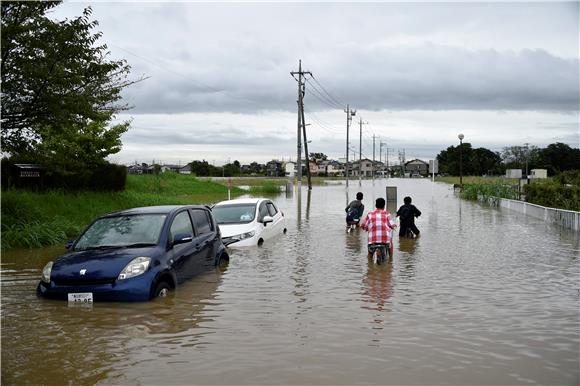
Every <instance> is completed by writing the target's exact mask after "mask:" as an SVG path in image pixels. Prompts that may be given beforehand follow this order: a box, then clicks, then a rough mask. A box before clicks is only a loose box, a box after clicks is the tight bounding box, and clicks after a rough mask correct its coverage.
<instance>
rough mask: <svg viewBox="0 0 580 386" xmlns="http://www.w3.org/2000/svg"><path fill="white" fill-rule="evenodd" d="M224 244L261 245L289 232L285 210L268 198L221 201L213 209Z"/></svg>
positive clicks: (240, 245) (237, 245) (238, 245)
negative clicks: (287, 230) (283, 211)
mask: <svg viewBox="0 0 580 386" xmlns="http://www.w3.org/2000/svg"><path fill="white" fill-rule="evenodd" d="M212 212H213V215H214V217H215V219H216V221H217V223H218V224H219V227H220V230H221V235H222V240H223V242H224V244H226V245H229V246H236V247H245V246H252V245H261V244H262V243H263V242H264V241H266V240H268V239H271V238H273V237H276V236H278V235H281V234H283V233H286V219H285V218H284V213H282V211H280V210H279V209H278V207H277V206H276V204H274V203H273V202H272V201H270V200H268V199H265V198H244V199H236V200H228V201H222V202H220V203H218V204H216V205H215V206H214V207H213V208H212Z"/></svg>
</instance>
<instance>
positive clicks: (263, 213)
mask: <svg viewBox="0 0 580 386" xmlns="http://www.w3.org/2000/svg"><path fill="white" fill-rule="evenodd" d="M269 215H270V214H269V213H268V208H267V207H266V203H265V202H263V203H261V204H260V209H259V211H258V221H263V220H264V217H265V216H269Z"/></svg>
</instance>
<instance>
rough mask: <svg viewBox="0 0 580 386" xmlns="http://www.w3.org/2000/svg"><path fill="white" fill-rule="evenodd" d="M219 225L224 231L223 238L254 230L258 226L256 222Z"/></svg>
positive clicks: (222, 231)
mask: <svg viewBox="0 0 580 386" xmlns="http://www.w3.org/2000/svg"><path fill="white" fill-rule="evenodd" d="M219 227H220V231H221V233H222V238H226V237H232V236H235V235H239V234H242V233H246V232H250V231H253V230H254V229H255V228H256V224H255V223H249V224H220V226H219Z"/></svg>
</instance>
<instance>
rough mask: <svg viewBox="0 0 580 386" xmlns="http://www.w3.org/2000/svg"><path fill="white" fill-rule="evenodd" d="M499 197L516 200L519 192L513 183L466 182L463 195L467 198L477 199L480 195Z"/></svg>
mask: <svg viewBox="0 0 580 386" xmlns="http://www.w3.org/2000/svg"><path fill="white" fill-rule="evenodd" d="M480 195H481V196H484V197H499V198H509V199H512V200H515V199H517V198H518V192H517V191H516V190H514V189H513V188H512V186H511V185H505V184H501V183H495V184H467V185H466V184H464V185H463V191H462V192H461V197H462V198H465V199H467V200H477V197H478V196H480Z"/></svg>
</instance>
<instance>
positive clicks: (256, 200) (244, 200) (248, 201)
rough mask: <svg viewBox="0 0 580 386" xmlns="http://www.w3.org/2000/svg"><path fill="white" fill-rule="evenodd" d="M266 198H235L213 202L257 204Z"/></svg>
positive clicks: (219, 204)
mask: <svg viewBox="0 0 580 386" xmlns="http://www.w3.org/2000/svg"><path fill="white" fill-rule="evenodd" d="M264 200H266V199H265V198H236V199H235V200H226V201H221V202H218V203H217V204H215V206H222V205H239V204H254V205H255V204H257V203H259V202H261V201H264Z"/></svg>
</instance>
